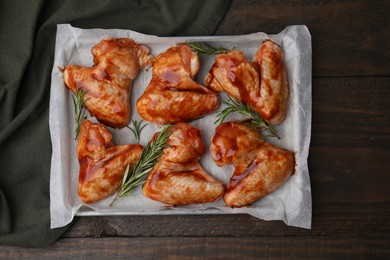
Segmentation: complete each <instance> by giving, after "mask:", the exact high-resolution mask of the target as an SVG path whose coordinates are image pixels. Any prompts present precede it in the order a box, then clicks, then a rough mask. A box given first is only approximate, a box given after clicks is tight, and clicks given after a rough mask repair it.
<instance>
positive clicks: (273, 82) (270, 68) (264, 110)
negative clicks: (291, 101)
mask: <svg viewBox="0 0 390 260" xmlns="http://www.w3.org/2000/svg"><path fill="white" fill-rule="evenodd" d="M253 62H254V64H257V65H258V67H259V71H260V75H261V77H260V78H261V84H260V97H261V98H260V99H259V100H258V102H257V103H258V104H257V105H256V106H257V107H261V110H260V111H261V112H260V111H259V112H260V114H261V116H262V117H263V118H265V119H267V120H269V121H270V122H271V123H273V124H275V125H277V124H280V123H281V122H283V120H284V118H285V117H286V113H287V103H288V95H289V89H288V80H287V72H286V68H285V66H284V61H283V52H282V49H281V48H280V47H279V45H277V44H276V43H275V42H273V41H271V40H266V41H265V42H264V43H263V44H262V45H261V47H260V48H259V50H258V51H257V53H256V55H255V56H254V58H253Z"/></svg>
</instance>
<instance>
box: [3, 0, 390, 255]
mask: <svg viewBox="0 0 390 260" xmlns="http://www.w3.org/2000/svg"><path fill="white" fill-rule="evenodd" d="M293 24H305V25H307V26H308V28H309V30H310V32H311V34H312V44H313V124H312V141H311V145H310V154H309V171H310V177H311V183H312V197H313V224H312V230H304V229H299V228H293V227H288V226H286V225H285V224H283V223H282V222H281V221H270V222H267V221H262V220H258V219H256V218H254V217H251V216H248V215H195V216H194V215H186V216H136V217H134V216H126V217H82V218H76V220H75V222H74V225H73V226H72V227H71V228H70V229H69V231H68V232H67V233H66V234H65V235H64V236H63V237H62V238H61V239H60V240H59V241H58V242H56V243H55V244H54V245H52V246H50V247H48V248H45V249H22V248H15V247H7V246H0V250H1V252H2V255H3V256H6V257H7V258H8V257H32V258H35V257H36V258H42V257H52V258H58V257H65V258H72V257H77V258H79V257H91V258H96V257H101V258H122V257H123V258H129V257H145V258H150V257H154V258H160V257H171V258H180V259H182V258H189V257H193V256H198V257H202V258H203V257H208V258H217V257H219V258H237V259H241V257H248V258H249V257H250V258H252V257H253V258H258V257H267V258H268V257H275V258H281V257H292V258H300V257H305V258H311V259H316V258H318V257H323V258H336V257H337V258H342V257H348V258H373V257H376V258H378V257H379V258H386V256H387V258H390V196H389V195H390V192H389V191H390V2H389V1H386V0H383V1H368V0H367V1H313V2H310V1H299V0H294V1H244V0H236V1H233V4H232V5H231V7H230V10H229V11H228V13H227V15H226V17H225V19H224V21H223V22H222V24H221V26H220V27H219V29H218V31H217V34H220V35H234V34H245V33H251V32H257V31H264V32H267V33H278V32H279V31H281V30H283V29H284V28H285V27H286V26H288V25H293Z"/></svg>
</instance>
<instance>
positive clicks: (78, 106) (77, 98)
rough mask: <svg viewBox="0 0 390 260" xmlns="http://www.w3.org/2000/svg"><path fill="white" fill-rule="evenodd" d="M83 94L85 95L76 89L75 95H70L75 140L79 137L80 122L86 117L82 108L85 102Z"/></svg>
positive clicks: (84, 92)
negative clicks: (74, 125) (74, 124)
mask: <svg viewBox="0 0 390 260" xmlns="http://www.w3.org/2000/svg"><path fill="white" fill-rule="evenodd" d="M85 94H87V91H84V90H83V89H80V88H78V89H77V90H76V93H75V94H73V95H72V100H73V106H74V120H75V123H76V127H75V136H74V139H75V140H76V139H77V137H78V136H79V132H80V125H81V122H82V121H83V119H84V118H85V117H86V116H85V109H84V107H85V102H86V101H87V100H85V99H84V96H85Z"/></svg>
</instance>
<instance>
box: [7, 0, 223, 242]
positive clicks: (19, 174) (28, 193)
mask: <svg viewBox="0 0 390 260" xmlns="http://www.w3.org/2000/svg"><path fill="white" fill-rule="evenodd" d="M229 4H230V1H223V0H200V1H188V0H186V1H183V0H172V1H168V0H155V1H141V0H139V1H104V0H102V1H80V0H69V1H58V0H54V1H53V0H52V1H43V0H34V1H32V0H25V1H21V0H18V1H15V0H1V1H0V165H1V170H0V244H7V245H16V246H25V247H41V246H46V245H48V244H50V243H52V242H54V241H55V240H56V239H57V238H58V237H60V236H61V235H62V234H63V233H64V232H65V231H66V230H67V228H68V227H64V228H60V229H53V230H51V229H50V211H49V180H50V160H51V141H50V135H49V123H48V115H49V96H50V95H49V94H50V93H49V92H50V74H51V69H52V66H53V58H54V43H55V35H56V24H60V23H70V24H71V25H72V26H75V27H80V28H118V29H131V30H134V31H138V32H141V33H147V34H154V35H160V36H168V35H170V36H172V35H211V34H213V33H214V32H215V30H216V29H217V27H218V25H219V23H220V22H221V21H222V19H223V17H224V14H225V12H226V11H227V9H228V7H229Z"/></svg>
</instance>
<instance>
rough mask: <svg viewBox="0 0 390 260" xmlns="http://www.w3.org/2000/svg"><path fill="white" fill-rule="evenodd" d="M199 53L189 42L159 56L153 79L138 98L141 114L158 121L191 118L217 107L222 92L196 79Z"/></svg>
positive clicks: (187, 119) (174, 121)
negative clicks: (217, 91) (218, 92)
mask: <svg viewBox="0 0 390 260" xmlns="http://www.w3.org/2000/svg"><path fill="white" fill-rule="evenodd" d="M198 71H199V57H198V55H197V54H196V53H195V52H193V51H192V50H191V48H190V47H188V46H187V45H186V44H180V45H176V46H173V47H171V48H169V49H168V50H167V51H165V52H164V53H161V54H159V55H158V56H157V57H156V60H155V63H154V65H153V73H152V79H151V81H150V83H149V85H148V87H147V89H146V90H145V92H144V93H143V95H142V96H141V97H140V98H139V99H138V100H137V110H138V113H139V114H140V116H141V117H142V118H143V119H144V120H146V121H149V122H153V123H156V124H168V123H177V122H183V121H184V122H188V121H191V120H194V119H197V118H199V117H202V116H204V115H206V114H209V113H211V112H212V111H214V110H215V109H216V108H217V107H218V105H219V100H218V95H217V94H216V93H215V92H213V91H211V90H210V89H208V88H205V87H204V86H201V85H199V84H198V83H196V82H195V81H194V77H195V75H196V74H197V73H198Z"/></svg>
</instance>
